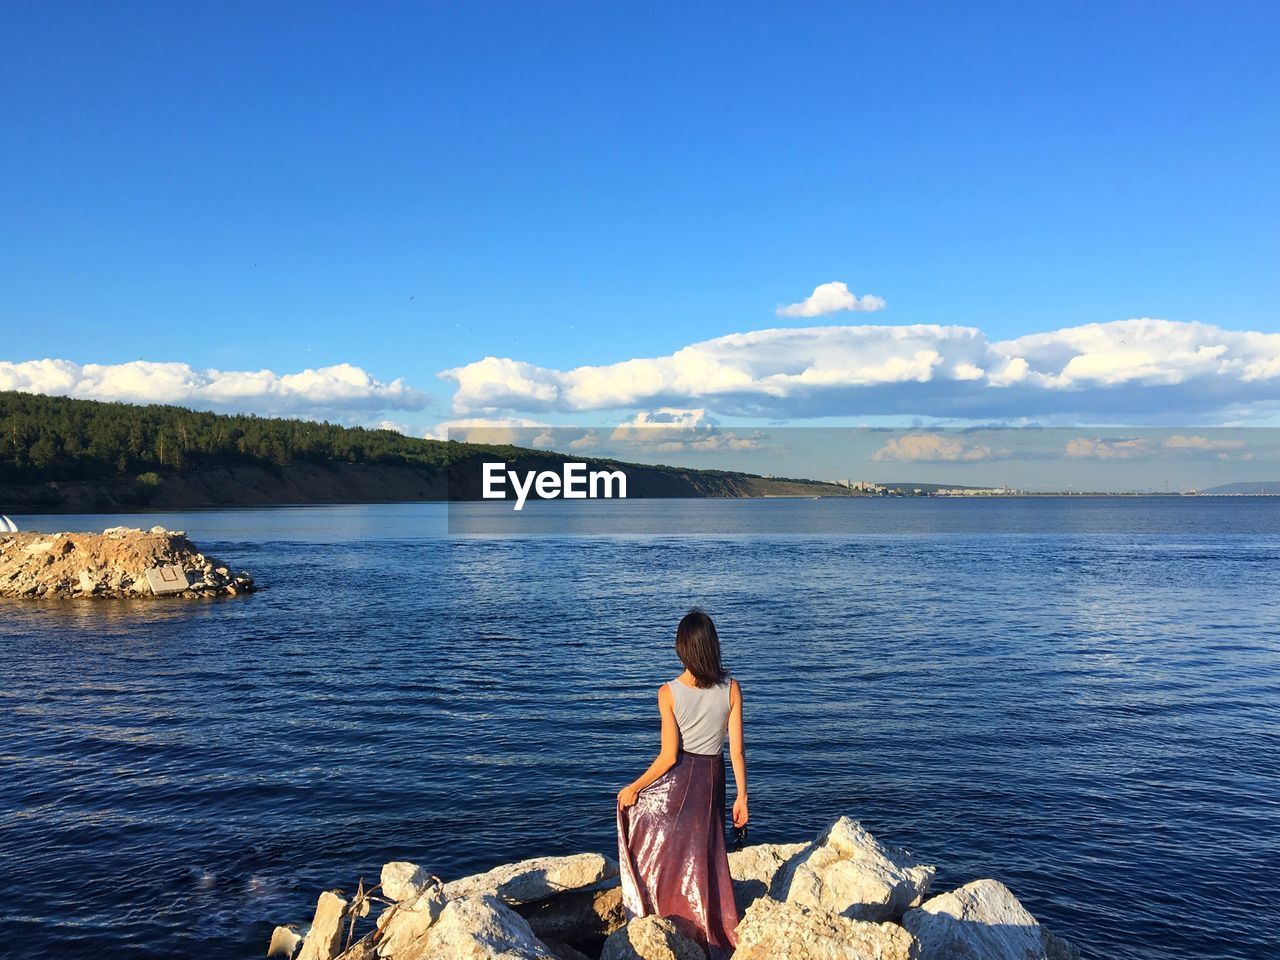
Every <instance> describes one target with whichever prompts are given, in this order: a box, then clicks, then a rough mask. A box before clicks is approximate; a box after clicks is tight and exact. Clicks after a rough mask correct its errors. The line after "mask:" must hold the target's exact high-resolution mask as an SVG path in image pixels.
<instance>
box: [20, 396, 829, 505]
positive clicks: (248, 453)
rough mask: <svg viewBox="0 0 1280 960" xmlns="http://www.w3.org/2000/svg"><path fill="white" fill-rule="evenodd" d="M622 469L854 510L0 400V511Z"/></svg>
mask: <svg viewBox="0 0 1280 960" xmlns="http://www.w3.org/2000/svg"><path fill="white" fill-rule="evenodd" d="M569 459H572V460H574V461H585V462H587V463H588V464H593V465H595V466H597V467H606V466H607V467H617V466H621V467H624V468H625V469H626V472H627V478H628V495H629V496H630V497H632V498H637V497H755V496H806V495H807V496H846V495H848V491H847V490H845V489H844V488H843V487H839V486H836V485H833V484H826V483H819V482H816V481H808V480H779V479H773V478H765V477H760V476H756V475H753V474H746V473H731V472H724V471H717V470H690V469H683V468H679V467H667V466H648V465H642V464H628V463H616V462H614V461H604V460H594V459H591V458H583V457H572V458H569V457H565V456H563V455H561V454H558V453H550V452H547V451H542V450H532V449H527V448H521V447H513V446H492V445H482V444H471V443H458V442H455V441H441V440H421V439H417V438H414V437H406V436H404V435H403V434H399V433H396V432H394V431H391V430H366V429H364V428H362V427H342V426H338V425H336V424H332V423H318V422H314V421H307V420H287V419H276V418H268V417H255V416H246V415H234V416H233V415H225V414H215V413H206V412H201V411H193V410H187V409H185V408H183V407H175V406H159V405H150V406H136V405H133V404H125V403H100V402H98V401H93V400H75V399H70V398H67V397H46V396H37V395H33V394H26V393H13V392H0V511H3V512H8V513H32V512H98V511H111V510H121V509H139V508H143V507H205V506H246V505H259V504H277V503H280V504H283V503H384V502H392V501H405V500H450V499H452V500H473V499H478V498H479V496H480V488H479V476H480V470H479V464H480V463H481V462H483V461H485V460H504V461H506V462H507V463H509V464H511V465H512V466H513V468H518V469H520V470H548V469H556V470H558V469H559V466H560V464H562V463H564V462H565V461H566V460H569Z"/></svg>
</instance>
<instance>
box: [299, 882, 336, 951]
mask: <svg viewBox="0 0 1280 960" xmlns="http://www.w3.org/2000/svg"><path fill="white" fill-rule="evenodd" d="M346 910H347V901H346V900H344V899H342V897H340V896H338V895H337V894H336V893H334V892H333V891H332V890H326V891H325V892H324V893H322V894H320V899H319V900H318V901H317V902H316V914H315V916H314V917H313V918H312V920H311V929H310V930H309V931H307V938H306V939H305V940H303V941H302V950H301V952H299V954H298V960H333V958H334V957H336V956H337V955H338V954H339V953H340V952H341V951H342V918H343V915H344V914H345V913H346Z"/></svg>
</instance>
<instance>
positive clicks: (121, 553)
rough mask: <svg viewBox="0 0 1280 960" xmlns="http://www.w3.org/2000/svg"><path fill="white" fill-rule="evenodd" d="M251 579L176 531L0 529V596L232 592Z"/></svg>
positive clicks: (247, 585)
mask: <svg viewBox="0 0 1280 960" xmlns="http://www.w3.org/2000/svg"><path fill="white" fill-rule="evenodd" d="M252 589H253V578H252V577H250V576H249V574H247V573H245V572H243V571H241V572H239V573H233V572H232V571H231V570H230V569H229V568H228V567H226V566H224V565H223V564H221V563H219V562H218V561H217V560H215V559H213V558H212V557H206V556H205V555H204V554H203V553H201V552H200V551H199V550H198V549H196V546H195V544H193V543H192V542H191V541H190V540H188V539H187V537H186V535H185V534H184V533H183V532H182V531H181V530H166V529H165V528H164V527H152V528H151V529H150V530H147V531H143V530H138V529H133V528H130V527H112V528H111V529H109V530H104V531H103V532H102V533H0V597H21V598H26V599H52V598H78V597H102V598H128V597H188V598H194V597H211V596H219V595H226V596H234V595H236V594H238V593H246V592H248V591H251V590H252Z"/></svg>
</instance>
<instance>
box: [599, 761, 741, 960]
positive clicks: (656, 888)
mask: <svg viewBox="0 0 1280 960" xmlns="http://www.w3.org/2000/svg"><path fill="white" fill-rule="evenodd" d="M724 831H725V788H724V757H723V756H722V755H720V754H718V753H717V754H701V753H683V752H682V753H681V754H680V758H679V759H678V760H677V761H676V765H675V766H674V767H672V768H671V769H670V770H668V771H667V772H666V773H664V774H663V775H662V776H661V777H659V778H658V779H657V780H655V781H654V782H653V783H651V784H649V786H647V787H645V788H644V789H643V790H641V791H640V793H639V796H638V797H637V799H636V802H635V804H634V805H633V806H630V807H628V808H626V809H625V810H624V809H623V808H622V807H619V808H618V868H619V871H620V873H621V874H622V905H623V908H624V909H625V910H626V912H627V916H628V918H632V917H643V916H647V915H649V914H658V915H659V916H663V917H667V918H669V919H671V920H672V921H674V922H675V923H676V925H677V926H679V927H680V928H681V929H682V930H683V931H684V933H685V934H687V935H688V936H689V937H691V938H693V939H694V940H696V941H697V942H698V943H699V944H701V945H702V946H703V947H704V948H705V949H707V950H708V951H709V953H710V954H711V956H712V957H713V958H714V957H717V956H727V955H728V953H729V952H730V951H732V949H733V948H734V947H735V946H736V945H737V942H738V941H737V937H736V936H735V934H734V928H735V927H737V926H738V909H737V907H735V906H734V903H733V883H732V881H731V880H730V878H729V857H728V852H727V851H726V849H725V842H724Z"/></svg>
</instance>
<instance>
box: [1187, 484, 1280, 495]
mask: <svg viewBox="0 0 1280 960" xmlns="http://www.w3.org/2000/svg"><path fill="white" fill-rule="evenodd" d="M1198 492H1199V493H1200V495H1201V496H1211V497H1280V480H1255V481H1252V482H1244V483H1222V484H1219V485H1218V486H1216V487H1209V488H1208V489H1207V490H1200V491H1198Z"/></svg>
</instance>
